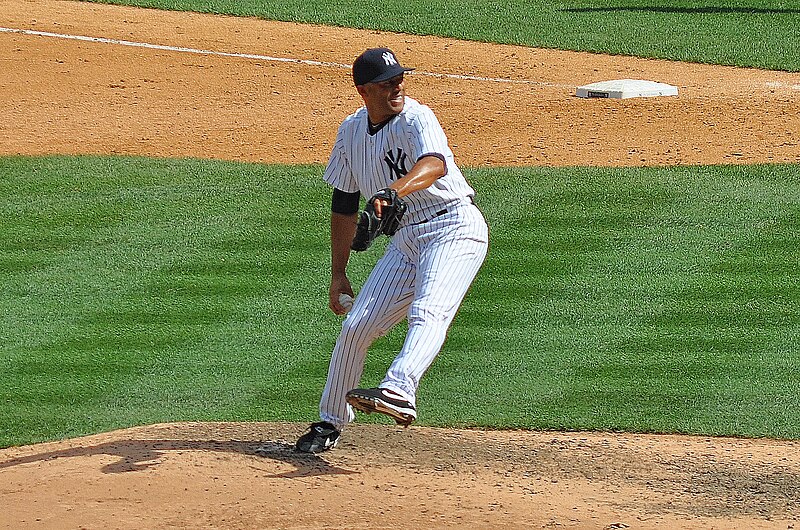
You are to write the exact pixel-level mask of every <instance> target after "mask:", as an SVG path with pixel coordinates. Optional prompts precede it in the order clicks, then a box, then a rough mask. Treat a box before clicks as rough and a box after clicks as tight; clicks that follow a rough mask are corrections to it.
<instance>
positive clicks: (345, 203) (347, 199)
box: [331, 188, 361, 215]
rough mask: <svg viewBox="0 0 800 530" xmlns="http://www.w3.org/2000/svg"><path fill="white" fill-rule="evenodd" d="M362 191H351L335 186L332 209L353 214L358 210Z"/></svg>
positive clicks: (336, 211) (344, 213) (334, 211)
mask: <svg viewBox="0 0 800 530" xmlns="http://www.w3.org/2000/svg"><path fill="white" fill-rule="evenodd" d="M360 199H361V193H359V192H357V191H354V192H353V193H349V192H346V191H342V190H340V189H339V188H333V198H332V199H331V211H332V212H333V213H340V214H342V215H353V214H354V213H357V212H358V201H359V200H360Z"/></svg>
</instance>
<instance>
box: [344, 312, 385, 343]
mask: <svg viewBox="0 0 800 530" xmlns="http://www.w3.org/2000/svg"><path fill="white" fill-rule="evenodd" d="M380 335H381V333H380V330H378V329H377V328H376V327H375V324H374V323H373V322H371V321H370V320H369V319H368V318H365V317H363V316H360V315H355V314H352V313H351V314H350V315H348V316H347V318H345V319H344V322H343V323H342V331H341V333H340V334H339V340H345V341H348V342H363V343H367V344H369V343H371V342H372V341H373V340H375V339H376V338H378V337H379V336H380Z"/></svg>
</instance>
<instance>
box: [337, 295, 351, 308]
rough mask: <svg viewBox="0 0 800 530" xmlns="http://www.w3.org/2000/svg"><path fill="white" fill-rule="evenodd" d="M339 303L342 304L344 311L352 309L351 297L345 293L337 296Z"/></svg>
mask: <svg viewBox="0 0 800 530" xmlns="http://www.w3.org/2000/svg"><path fill="white" fill-rule="evenodd" d="M339 303H340V304H342V307H344V308H345V310H346V311H350V309H352V307H353V297H352V296H350V295H349V294H347V293H342V294H340V295H339Z"/></svg>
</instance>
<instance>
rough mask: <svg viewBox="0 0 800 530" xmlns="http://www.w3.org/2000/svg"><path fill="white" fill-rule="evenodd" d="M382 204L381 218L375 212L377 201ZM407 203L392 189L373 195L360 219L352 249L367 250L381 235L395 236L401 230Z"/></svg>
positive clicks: (351, 245) (385, 189)
mask: <svg viewBox="0 0 800 530" xmlns="http://www.w3.org/2000/svg"><path fill="white" fill-rule="evenodd" d="M376 200H380V201H383V204H381V216H380V217H378V214H377V213H376V212H375V201H376ZM406 208H407V206H406V203H405V202H404V201H403V199H401V198H400V197H398V196H397V192H396V191H395V190H393V189H392V188H383V189H382V190H380V191H379V192H378V193H376V194H375V195H373V196H372V197H371V198H370V199H369V200H368V201H367V204H366V206H364V211H363V212H361V215H359V217H358V224H357V225H356V234H355V236H354V237H353V242H352V243H351V244H350V248H351V249H353V250H356V251H362V250H367V249H368V248H369V247H370V245H372V242H373V241H375V238H377V237H378V236H379V235H381V234H386V235H387V236H393V235H394V234H395V232H397V229H398V228H400V221H401V220H402V219H403V214H405V213H406Z"/></svg>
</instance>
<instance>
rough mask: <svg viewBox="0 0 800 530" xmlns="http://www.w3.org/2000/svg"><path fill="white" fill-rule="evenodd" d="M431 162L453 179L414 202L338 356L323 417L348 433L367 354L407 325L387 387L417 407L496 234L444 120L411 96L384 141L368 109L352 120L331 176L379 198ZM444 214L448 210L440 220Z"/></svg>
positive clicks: (337, 183) (346, 187)
mask: <svg viewBox="0 0 800 530" xmlns="http://www.w3.org/2000/svg"><path fill="white" fill-rule="evenodd" d="M427 155H435V156H437V157H439V158H441V159H442V160H443V161H444V162H445V166H446V174H445V175H444V176H442V177H440V178H439V179H438V180H437V181H436V182H435V183H434V184H433V185H432V186H430V187H429V188H428V189H426V190H419V191H415V192H414V193H412V194H410V195H408V196H406V197H404V200H405V201H406V203H407V204H408V211H407V213H406V215H405V217H404V219H403V223H402V224H401V226H400V229H399V230H398V232H397V233H396V234H395V235H394V237H393V238H392V242H391V243H390V244H389V246H388V248H387V250H386V253H385V254H384V256H383V257H381V259H380V260H379V261H378V263H377V264H376V265H375V268H374V269H373V270H372V272H371V273H370V275H369V277H368V278H367V280H366V282H365V283H364V285H363V286H362V287H361V289H360V290H359V292H358V294H357V296H356V298H355V301H354V302H353V307H352V309H351V310H350V312H349V314H348V315H347V317H346V318H345V320H344V322H343V324H342V330H341V333H340V334H339V337H338V339H337V341H336V345H335V346H334V349H333V353H332V355H331V361H330V366H329V370H328V379H327V382H326V384H325V389H324V390H323V393H322V398H321V400H320V417H321V418H322V420H323V421H327V422H330V423H332V424H334V425H336V426H337V428H339V429H340V430H341V429H342V428H344V426H345V425H347V424H348V423H350V422H351V421H353V419H354V417H355V416H354V413H353V410H352V408H351V407H350V405H348V404H347V403H346V401H345V394H346V393H347V392H348V391H349V390H352V389H353V388H356V387H357V386H358V383H359V381H360V380H361V375H362V372H363V370H364V361H365V359H366V355H367V350H368V349H369V347H370V346H371V345H372V343H373V342H374V341H375V340H376V339H377V338H378V337H381V336H382V335H384V334H385V333H386V332H387V331H389V330H390V329H391V328H392V327H393V326H395V325H396V324H398V323H400V322H401V321H402V320H404V319H406V320H407V321H408V333H407V334H406V338H405V341H404V343H403V347H402V348H401V350H400V352H399V353H398V354H397V356H396V357H395V359H394V361H393V362H392V364H391V366H390V367H389V369H388V371H387V373H386V377H385V378H384V380H383V382H382V383H381V385H380V386H381V387H383V388H388V389H391V390H393V391H394V392H396V393H398V394H399V395H400V396H402V397H403V398H404V399H406V400H408V401H409V402H411V403H412V404H413V405H414V406H416V391H417V387H418V385H419V381H420V379H421V378H422V376H423V375H424V373H425V372H426V371H427V369H428V368H429V367H430V365H431V363H432V362H433V361H434V359H435V358H436V356H437V355H438V353H439V351H440V350H441V348H442V345H443V344H444V341H445V338H446V335H447V330H448V328H449V326H450V324H451V322H452V321H453V318H454V317H455V315H456V313H457V311H458V308H459V306H460V305H461V302H462V301H463V299H464V296H465V295H466V293H467V290H468V289H469V286H470V285H471V284H472V281H473V280H474V279H475V276H476V274H477V273H478V270H479V269H480V267H481V265H482V264H483V261H484V258H485V257H486V252H487V248H488V228H487V226H486V222H485V221H484V219H483V216H482V215H481V213H480V211H479V210H478V208H477V207H475V206H474V205H473V204H471V202H470V201H469V200H468V197H470V196H474V191H473V189H472V187H470V185H469V184H468V183H467V181H466V180H465V179H464V176H463V175H462V173H461V171H460V170H459V168H458V167H457V166H456V165H455V161H454V158H453V153H452V151H451V150H450V147H449V146H448V144H447V138H446V136H445V134H444V131H442V128H441V126H440V125H439V122H438V120H437V119H436V116H435V115H434V114H433V112H432V111H431V110H430V109H429V108H428V107H426V106H424V105H421V104H419V103H418V102H416V101H415V100H413V99H411V98H408V97H407V98H406V100H405V106H404V109H403V111H402V112H401V113H400V114H399V115H397V116H395V117H394V118H393V119H392V120H391V121H390V122H389V123H388V124H387V125H385V126H384V127H383V128H382V129H381V130H380V131H378V132H377V133H376V134H374V135H369V134H368V127H367V113H366V109H365V108H361V109H360V110H358V111H356V112H355V113H354V114H352V115H350V116H348V117H347V118H346V119H345V120H344V122H343V123H342V125H341V127H340V128H339V132H338V133H337V137H336V142H335V144H334V147H333V150H332V152H331V157H330V160H329V162H328V166H327V167H326V170H325V174H324V177H323V178H324V180H325V181H326V182H327V183H328V184H330V185H331V186H333V187H336V188H339V189H341V190H343V191H346V192H354V191H360V192H361V194H362V195H364V196H365V197H369V196H371V195H373V194H374V193H375V192H377V191H378V190H379V189H381V188H385V187H387V186H389V185H390V184H391V183H392V181H393V180H395V179H397V178H399V177H400V176H402V175H403V174H404V171H403V169H406V170H408V169H411V167H412V166H413V165H414V163H416V162H417V160H419V158H421V157H423V156H427ZM442 210H446V213H444V214H441V215H436V212H441V211H442Z"/></svg>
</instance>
